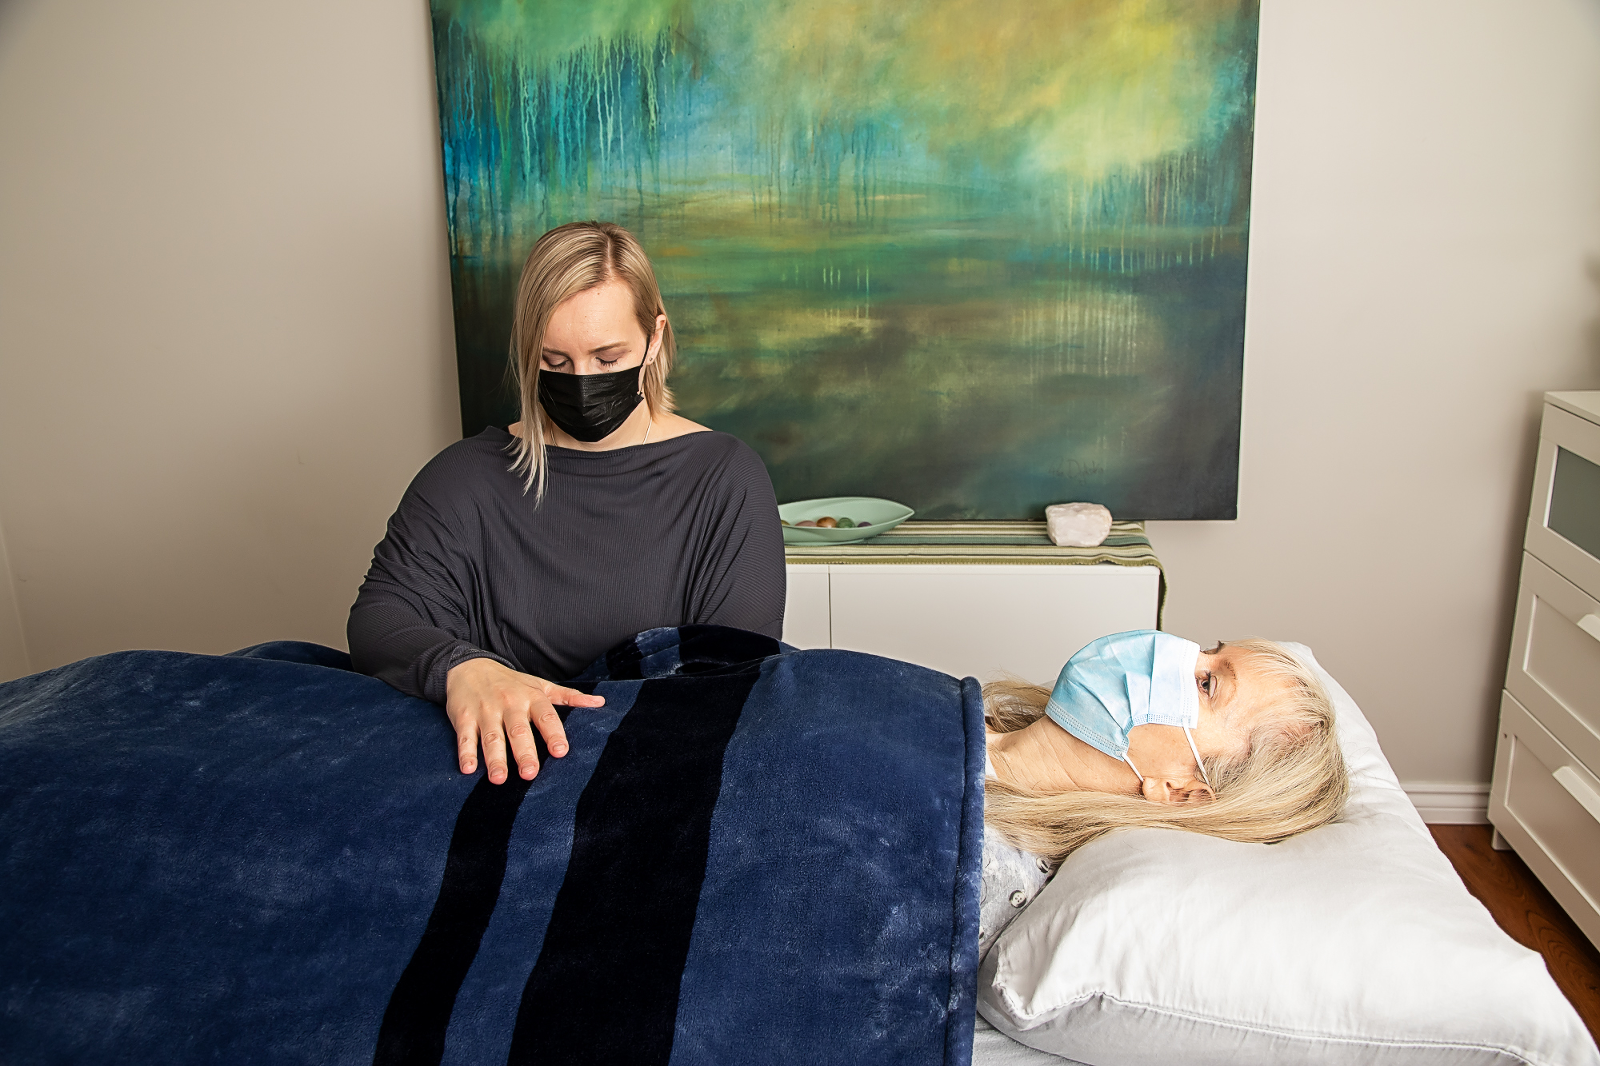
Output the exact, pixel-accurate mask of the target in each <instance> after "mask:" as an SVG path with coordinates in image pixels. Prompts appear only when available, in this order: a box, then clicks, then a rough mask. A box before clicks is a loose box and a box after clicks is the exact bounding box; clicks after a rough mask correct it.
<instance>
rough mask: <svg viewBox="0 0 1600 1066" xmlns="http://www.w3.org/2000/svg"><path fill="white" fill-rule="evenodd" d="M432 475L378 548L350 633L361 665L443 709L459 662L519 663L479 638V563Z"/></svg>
mask: <svg viewBox="0 0 1600 1066" xmlns="http://www.w3.org/2000/svg"><path fill="white" fill-rule="evenodd" d="M428 473H429V471H427V470H426V469H425V470H424V471H423V473H422V474H420V475H418V477H417V480H416V481H415V482H413V483H412V486H411V488H409V489H407V490H406V494H405V496H404V498H402V499H401V501H400V506H399V508H398V509H397V510H396V511H395V513H394V515H393V517H391V518H390V519H389V529H388V533H387V535H386V536H385V537H384V538H383V540H382V541H380V542H379V543H378V546H377V548H375V549H374V550H373V559H372V567H371V568H370V569H369V570H368V571H367V577H366V580H365V581H363V582H362V583H361V590H360V592H359V593H357V595H356V602H355V605H354V606H352V607H351V608H350V620H349V623H348V625H347V628H346V636H347V638H348V639H349V642H350V657H351V659H352V661H353V662H354V665H355V668H356V669H357V670H359V671H361V672H362V673H364V674H371V675H372V676H374V677H377V678H379V679H381V680H383V681H385V682H387V683H388V684H390V685H392V686H393V687H395V688H397V689H399V690H400V691H401V692H404V693H406V694H407V695H410V696H420V697H421V698H423V699H425V700H431V701H432V702H434V703H437V704H439V705H440V706H443V705H444V702H445V679H446V675H447V674H448V673H449V672H450V668H451V667H453V666H456V665H457V664H459V663H462V662H465V661H467V660H468V659H476V658H488V659H493V660H494V661H496V662H498V663H501V664H502V665H505V666H508V667H510V668H511V669H513V670H515V669H519V667H518V666H517V665H516V664H515V663H512V662H510V661H509V660H507V659H506V658H504V657H503V656H500V655H495V654H493V653H491V652H489V651H486V650H484V649H483V648H481V647H479V646H478V643H477V642H475V640H474V637H475V634H474V633H473V626H472V623H471V619H470V616H469V612H468V607H467V604H468V603H469V602H470V600H469V587H470V584H469V583H470V579H471V573H472V570H473V566H472V561H471V560H470V559H468V558H466V557H465V556H464V554H463V552H462V548H461V545H462V543H463V540H462V537H461V535H460V530H459V529H456V528H453V523H451V522H450V521H449V520H448V519H447V518H446V517H445V516H444V514H442V513H441V512H440V510H439V509H438V508H437V507H435V506H434V505H433V503H432V501H430V500H429V499H428V483H429V481H430V480H431V479H429V478H428Z"/></svg>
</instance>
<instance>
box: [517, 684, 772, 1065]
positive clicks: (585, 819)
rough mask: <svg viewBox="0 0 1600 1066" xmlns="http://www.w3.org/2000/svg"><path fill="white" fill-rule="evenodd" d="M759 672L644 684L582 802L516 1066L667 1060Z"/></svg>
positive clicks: (531, 988) (524, 1012) (520, 1016)
mask: <svg viewBox="0 0 1600 1066" xmlns="http://www.w3.org/2000/svg"><path fill="white" fill-rule="evenodd" d="M758 676H759V663H752V664H750V665H749V666H748V667H746V668H744V669H743V670H741V671H740V672H738V673H732V674H722V675H720V676H707V675H704V674H702V675H700V676H698V677H696V678H694V679H692V680H691V679H689V678H663V679H658V680H648V681H645V682H644V683H643V685H642V686H641V688H640V692H639V697H638V699H637V701H636V702H635V703H634V706H633V709H632V710H631V711H630V712H629V713H628V715H627V716H626V717H625V718H623V720H622V722H621V723H620V724H619V725H618V726H617V728H616V729H615V730H614V731H613V732H612V734H611V737H610V739H609V740H608V741H607V742H606V747H605V751H604V752H602V753H601V756H600V762H599V763H598V765H596V767H595V770H594V774H593V775H592V776H591V777H590V779H589V784H588V786H587V787H585V789H584V791H583V796H582V797H581V798H580V799H579V801H578V810H577V815H576V821H575V823H574V827H573V840H572V858H571V860H570V861H569V863H568V865H567V873H566V877H565V879H564V880H563V881H562V883H561V890H560V892H559V893H557V895H556V901H555V907H554V909H553V911H552V912H551V916H550V924H549V927H548V928H547V929H546V930H545V936H544V945H543V948H542V949H541V951H540V953H539V959H538V961H537V962H536V963H535V964H534V967H533V972H532V974H530V975H529V977H528V983H527V985H526V986H525V988H524V989H523V994H522V1002H521V1006H520V1007H519V1008H518V1011H517V1023H516V1028H515V1030H514V1032H513V1033H512V1037H511V1053H510V1056H509V1058H508V1060H507V1061H508V1062H509V1063H510V1064H511V1066H520V1064H524V1063H534V1062H541V1063H564V1064H574V1063H577V1064H581V1063H597V1064H606V1066H631V1064H646V1063H649V1064H661V1066H664V1064H665V1063H666V1062H667V1059H668V1057H669V1056H670V1055H671V1052H672V1041H673V1029H674V1025H675V1023H676V1019H677V1014H678V988H679V984H680V982H681V980H682V976H683V963H684V959H685V957H686V956H687V955H688V953H689V938H690V934H691V931H692V930H693V928H694V920H695V910H696V908H697V906H698V904H699V899H700V884H701V881H702V880H703V879H704V877H705V872H706V850H707V847H708V845H709V838H710V827H711V812H712V810H713V808H714V807H715V806H716V802H717V794H718V791H719V790H720V788H721V781H722V755H723V750H724V748H725V747H726V746H727V743H728V738H729V737H731V736H732V735H733V731H734V728H735V726H737V725H738V722H739V715H740V713H741V712H742V710H743V708H744V705H745V699H746V697H748V696H749V694H750V690H751V688H752V686H753V685H754V684H755V682H756V679H757V677H758Z"/></svg>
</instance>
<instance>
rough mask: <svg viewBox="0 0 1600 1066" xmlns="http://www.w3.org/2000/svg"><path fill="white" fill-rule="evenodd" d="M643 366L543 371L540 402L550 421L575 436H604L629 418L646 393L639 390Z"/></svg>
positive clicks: (592, 439) (587, 440)
mask: <svg viewBox="0 0 1600 1066" xmlns="http://www.w3.org/2000/svg"><path fill="white" fill-rule="evenodd" d="M641 369H642V364H641V365H640V366H635V367H629V368H628V369H627V370H618V371H616V372H615V373H611V374H559V373H556V372H555V371H553V370H541V371H539V405H540V406H541V407H543V408H544V413H545V414H547V415H549V416H550V421H552V422H554V423H555V424H556V425H558V426H560V427H561V428H562V429H564V430H566V431H567V433H568V435H570V436H571V437H572V439H573V440H581V441H583V443H585V444H593V443H594V442H595V441H597V440H604V439H605V438H607V437H609V436H611V434H613V433H615V432H616V431H617V427H618V426H620V425H622V423H624V422H626V421H627V420H628V416H629V415H631V414H633V409H634V408H635V407H638V406H639V401H640V400H642V399H644V394H643V393H641V392H640V391H639V371H640V370H641Z"/></svg>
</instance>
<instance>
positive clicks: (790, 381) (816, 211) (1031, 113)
mask: <svg viewBox="0 0 1600 1066" xmlns="http://www.w3.org/2000/svg"><path fill="white" fill-rule="evenodd" d="M432 12H433V32H434V49H435V58H436V71H437V75H438V88H439V117H440V127H441V132H442V137H443V147H444V175H445V198H446V207H447V211H448V221H449V229H450V256H451V260H450V261H451V279H452V284H453V291H454V301H455V325H456V340H457V359H458V365H459V370H460V382H461V411H462V428H463V430H464V432H466V433H468V434H471V433H476V432H477V431H478V430H479V429H480V428H482V427H483V426H484V425H486V424H490V423H499V424H506V423H509V422H511V421H514V420H515V418H516V412H515V403H514V400H513V397H512V394H511V392H510V390H509V389H508V388H507V387H506V373H505V371H506V348H507V338H508V336H509V332H510V322H511V303H512V296H513V292H514V290H515V286H516V278H517V274H518V272H519V270H520V268H521V264H522V260H523V259H524V258H525V257H526V255H527V253H528V250H529V249H530V248H531V247H532V245H533V242H534V241H535V240H536V239H537V238H538V236H539V235H540V234H541V233H543V232H544V231H545V230H547V229H549V228H550V227H552V226H556V225H559V224H561V223H563V222H569V221H572V220H575V219H591V218H598V219H609V220H611V221H614V222H617V223H620V224H621V225H624V226H626V227H628V228H629V229H630V230H632V231H633V232H634V233H635V234H636V235H637V236H638V237H639V239H640V241H641V242H642V243H643V244H644V247H645V249H646V251H647V252H648V253H649V254H650V256H651V259H652V261H653V262H654V263H655V267H656V271H657V275H658V277H659V279H660V282H661V285H662V291H663V296H664V299H665V301H666V307H667V312H668V315H669V316H670V317H671V319H672V322H673V327H674V329H675V330H676V332H677V336H678V342H679V362H678V368H677V370H676V371H675V372H674V375H673V378H672V384H673V386H674V388H675V390H676V394H677V398H678V409H679V411H680V412H681V413H683V414H684V415H685V416H687V417H688V418H691V419H694V420H695V421H698V422H701V423H704V424H706V425H708V426H711V427H712V428H714V429H719V430H724V431H726V432H729V433H733V434H735V435H737V436H739V437H740V438H742V439H743V440H745V441H746V442H747V443H749V444H750V445H751V446H752V447H754V448H755V449H756V451H757V452H758V453H759V454H760V455H761V457H762V458H763V460H765V462H766V464H767V467H768V469H769V471H770V472H771V474H772V479H773V483H774V486H775V487H776V489H777V492H778V498H779V500H780V501H784V500H792V499H802V498H807V497H815V496H835V495H838V496H844V495H860V496H882V497H887V498H889V499H893V500H898V501H901V502H903V503H906V504H909V505H910V506H912V507H914V508H916V509H917V511H918V517H919V518H924V519H1016V518H1038V517H1041V516H1042V513H1043V508H1044V506H1045V505H1046V504H1049V503H1055V502H1060V501H1066V500H1085V501H1092V502H1096V503H1102V504H1105V505H1106V506H1108V507H1109V508H1110V509H1111V510H1112V512H1113V513H1114V514H1115V515H1116V517H1118V518H1119V519H1120V518H1163V519H1166V518H1232V517H1234V514H1235V503H1236V497H1237V484H1238V445H1239V415H1240V387H1241V379H1242V369H1243V347H1244V312H1245V270H1246V255H1247V249H1248V234H1249V205H1250V160H1251V148H1252V140H1253V120H1254V109H1255V107H1254V105H1255V63H1256V37H1257V21H1258V3H1257V2H1256V0H1249V2H1239V0H1231V2H1224V0H919V2H916V3H907V2H905V0H526V2H524V0H432Z"/></svg>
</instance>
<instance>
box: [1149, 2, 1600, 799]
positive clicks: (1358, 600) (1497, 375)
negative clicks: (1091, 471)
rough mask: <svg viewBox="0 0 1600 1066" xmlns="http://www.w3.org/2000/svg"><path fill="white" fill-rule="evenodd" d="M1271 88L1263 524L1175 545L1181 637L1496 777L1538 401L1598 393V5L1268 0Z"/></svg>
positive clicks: (1263, 153)
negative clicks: (1330, 698) (1253, 639)
mask: <svg viewBox="0 0 1600 1066" xmlns="http://www.w3.org/2000/svg"><path fill="white" fill-rule="evenodd" d="M1259 77H1260V80H1259V84H1258V90H1257V109H1256V170H1255V183H1254V194H1253V195H1254V200H1253V210H1252V223H1253V224H1252V232H1251V259H1250V291H1249V304H1248V307H1249V313H1248V319H1247V330H1246V344H1245V410H1244V431H1243V454H1242V460H1241V464H1240V483H1241V489H1240V499H1239V515H1240V517H1239V521H1237V522H1232V523H1194V524H1180V523H1160V524H1158V525H1155V526H1154V527H1153V528H1152V539H1153V540H1154V542H1155V544H1156V546H1157V548H1158V549H1159V551H1160V552H1161V554H1162V557H1163V559H1164V560H1165V561H1166V562H1167V564H1168V566H1169V567H1170V574H1171V579H1172V588H1173V592H1172V598H1171V603H1170V608H1169V611H1168V614H1167V622H1168V625H1169V628H1172V629H1174V630H1176V631H1177V632H1180V633H1183V634H1185V635H1190V636H1193V637H1195V638H1196V639H1200V640H1209V639H1210V638H1212V637H1214V636H1221V637H1225V636H1228V635H1242V634H1245V633H1261V634H1264V635H1273V636H1281V637H1285V638H1289V639H1297V640H1302V641H1304V642H1305V643H1307V644H1309V645H1311V646H1312V648H1313V649H1314V650H1315V651H1316V652H1317V654H1318V657H1319V658H1320V659H1321V660H1322V662H1323V664H1324V665H1325V666H1327V667H1328V668H1329V669H1330V670H1331V671H1332V672H1333V673H1334V674H1335V676H1337V677H1339V678H1340V679H1341V682H1342V683H1343V684H1344V685H1345V687H1346V688H1348V689H1349V690H1350V692H1351V694H1352V695H1353V696H1354V697H1355V698H1356V700H1357V702H1359V703H1360V704H1361V706H1362V708H1363V709H1364V710H1365V711H1366V713H1367V715H1368V716H1369V717H1370V718H1371V719H1372V721H1373V724H1374V725H1375V726H1376V727H1377V729H1378V731H1379V735H1380V737H1381V738H1382V740H1383V743H1384V745H1385V747H1386V749H1387V750H1388V751H1389V753H1390V757H1391V761H1392V762H1393V763H1394V764H1395V768H1396V770H1397V772H1398V773H1399V774H1400V777H1401V779H1402V780H1411V781H1460V782H1466V781H1475V780H1479V781H1487V780H1488V778H1489V770H1490V760H1491V754H1492V751H1493V742H1494V731H1495V722H1496V717H1497V714H1498V695H1497V693H1498V690H1499V688H1500V685H1501V683H1502V681H1503V679H1504V676H1505V664H1506V656H1507V653H1508V649H1509V646H1510V641H1511V611H1512V605H1513V601H1514V596H1515V591H1516V576H1517V567H1518V565H1519V552H1520V545H1521V541H1522V527H1523V523H1524V521H1525V520H1526V516H1527V508H1528V493H1529V491H1530V486H1531V482H1532V474H1533V448H1534V442H1535V439H1536V436H1537V432H1538V428H1537V427H1538V412H1539V403H1540V400H1539V398H1540V394H1541V393H1542V392H1543V391H1544V390H1547V389H1581V388H1600V5H1596V4H1595V3H1593V2H1592V0H1522V2H1519V3H1516V4H1509V3H1504V2H1502V0H1469V2H1459V0H1405V2H1393V0H1318V2H1308V0H1267V2H1266V3H1264V4H1263V10H1262V19H1261V61H1260V76H1259Z"/></svg>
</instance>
